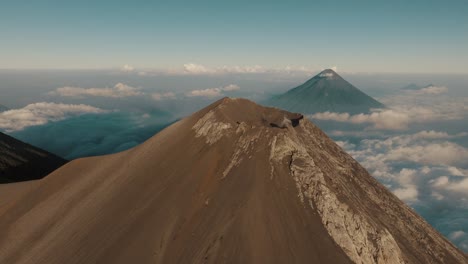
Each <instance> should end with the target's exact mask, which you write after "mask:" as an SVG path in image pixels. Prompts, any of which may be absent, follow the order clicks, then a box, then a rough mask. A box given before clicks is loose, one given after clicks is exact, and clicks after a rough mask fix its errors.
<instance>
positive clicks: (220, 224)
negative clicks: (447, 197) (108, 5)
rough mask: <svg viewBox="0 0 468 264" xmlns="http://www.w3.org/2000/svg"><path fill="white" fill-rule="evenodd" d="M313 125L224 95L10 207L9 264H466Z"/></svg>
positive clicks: (5, 231) (41, 184)
mask: <svg viewBox="0 0 468 264" xmlns="http://www.w3.org/2000/svg"><path fill="white" fill-rule="evenodd" d="M301 117H302V115H300V114H293V113H289V112H285V111H282V110H279V109H275V108H266V107H262V106H259V105H257V104H255V103H253V102H250V101H248V100H245V99H229V98H224V99H222V100H220V101H218V102H216V103H214V104H212V105H210V106H208V107H206V108H204V109H203V110H200V111H199V112H197V113H195V114H193V115H192V116H190V117H188V118H185V119H182V120H181V121H179V122H177V123H175V124H173V125H171V126H169V127H168V128H166V129H164V130H163V131H161V132H160V133H158V134H157V135H155V136H154V137H152V138H151V139H149V140H148V141H146V142H145V143H143V144H141V145H139V146H138V147H136V148H133V149H130V150H128V151H125V152H121V153H117V154H113V155H108V156H101V157H92V158H84V159H78V160H74V161H72V162H70V163H68V164H66V165H65V166H63V167H61V168H60V169H58V170H56V171H55V172H53V173H52V174H50V175H49V176H47V177H46V178H44V179H42V180H40V181H38V182H36V183H37V185H36V186H32V187H30V188H29V190H27V191H25V193H23V194H22V195H21V196H20V197H21V198H20V199H17V200H15V201H11V202H9V203H7V204H5V205H2V206H0V226H1V227H2V228H1V229H0V263H47V264H53V263H352V262H355V263H466V262H467V257H466V255H464V254H463V253H462V252H461V251H459V250H458V249H457V248H456V247H455V246H454V245H452V244H451V243H450V242H449V241H447V240H446V239H445V238H444V237H442V236H441V235H440V234H439V233H438V232H436V231H435V230H434V229H433V228H432V227H431V226H430V225H429V224H427V223H426V222H425V221H424V220H423V219H422V218H421V217H419V216H418V215H417V214H416V213H414V211H412V210H411V209H410V208H408V207H407V206H406V205H405V204H404V203H402V202H401V201H400V200H399V199H398V198H397V197H396V196H394V195H393V194H392V193H390V192H389V191H388V190H387V189H385V188H384V187H383V186H382V185H381V184H379V183H378V182H377V181H376V180H375V179H374V178H373V177H371V176H370V175H369V174H368V173H367V171H366V170H365V169H364V168H363V167H362V166H360V165H359V164H358V163H357V162H356V161H355V160H353V159H352V158H351V156H349V155H348V154H346V153H345V152H344V151H343V150H342V149H341V148H340V147H339V146H338V145H336V144H335V143H334V142H333V141H332V140H331V139H330V138H328V137H327V136H326V135H325V134H324V133H323V132H322V131H321V130H320V129H319V128H318V127H316V126H315V125H314V124H312V123H311V122H310V121H309V120H307V119H304V118H301ZM272 124H273V125H272ZM22 188H23V189H26V188H24V186H22Z"/></svg>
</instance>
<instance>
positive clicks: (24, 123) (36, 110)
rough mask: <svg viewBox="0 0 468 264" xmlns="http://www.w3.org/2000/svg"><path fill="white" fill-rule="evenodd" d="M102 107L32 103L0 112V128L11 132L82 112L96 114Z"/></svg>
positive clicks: (100, 111) (101, 110)
mask: <svg viewBox="0 0 468 264" xmlns="http://www.w3.org/2000/svg"><path fill="white" fill-rule="evenodd" d="M104 112H106V111H105V110H103V109H100V108H96V107H93V106H90V105H84V104H57V103H46V102H40V103H34V104H29V105H27V106H25V107H24V108H21V109H13V110H8V111H5V112H1V113H0V130H3V131H6V132H12V131H16V130H22V129H24V128H25V127H29V126H38V125H44V124H47V123H48V122H51V121H59V120H63V119H65V118H67V117H71V116H77V115H82V114H90V113H91V114H98V113H104Z"/></svg>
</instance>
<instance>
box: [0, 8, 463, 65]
mask: <svg viewBox="0 0 468 264" xmlns="http://www.w3.org/2000/svg"><path fill="white" fill-rule="evenodd" d="M98 2H99V3H98ZM0 34H1V35H0V36H1V37H0V68H3V69H36V68H38V69H51V68H52V69H83V68H85V69H95V68H113V67H121V66H122V65H124V64H129V65H132V66H134V67H138V68H169V67H179V66H181V65H182V64H184V63H198V64H202V65H207V66H208V67H220V66H223V65H228V66H246V65H261V66H263V67H285V66H287V65H291V66H306V67H312V68H313V67H316V68H321V67H322V68H324V67H331V66H338V68H339V69H341V70H343V71H350V72H408V73H462V74H468V3H467V2H466V1H430V0H429V1H375V0H373V1H294V2H293V1H244V0H237V1H186V2H182V1H174V0H173V1H118V0H114V1H87V0H83V1H50V0H49V1H48V0H42V1H2V3H1V7H0Z"/></svg>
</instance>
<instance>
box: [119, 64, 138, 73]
mask: <svg viewBox="0 0 468 264" xmlns="http://www.w3.org/2000/svg"><path fill="white" fill-rule="evenodd" d="M134 70H135V68H134V67H133V66H131V65H128V64H125V65H124V66H122V68H120V71H122V72H133V71H134Z"/></svg>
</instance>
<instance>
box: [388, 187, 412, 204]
mask: <svg viewBox="0 0 468 264" xmlns="http://www.w3.org/2000/svg"><path fill="white" fill-rule="evenodd" d="M393 193H394V194H395V195H396V196H397V197H398V198H400V200H403V201H405V202H407V203H412V202H415V201H417V200H418V189H417V186H415V185H411V186H408V187H405V188H398V189H395V190H393Z"/></svg>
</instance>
